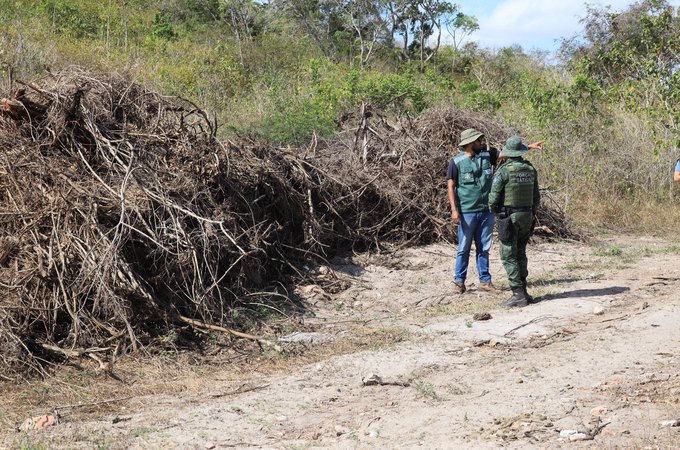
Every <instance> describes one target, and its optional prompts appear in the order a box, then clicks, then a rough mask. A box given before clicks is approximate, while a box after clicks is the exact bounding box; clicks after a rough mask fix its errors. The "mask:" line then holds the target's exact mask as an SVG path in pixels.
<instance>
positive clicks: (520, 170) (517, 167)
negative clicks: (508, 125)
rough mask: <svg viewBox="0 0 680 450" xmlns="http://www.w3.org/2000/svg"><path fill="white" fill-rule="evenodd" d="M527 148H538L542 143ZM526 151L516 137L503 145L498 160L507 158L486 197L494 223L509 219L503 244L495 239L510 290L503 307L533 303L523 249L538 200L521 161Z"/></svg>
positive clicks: (534, 181)
mask: <svg viewBox="0 0 680 450" xmlns="http://www.w3.org/2000/svg"><path fill="white" fill-rule="evenodd" d="M530 147H531V148H542V143H540V142H539V143H537V144H532V145H531V146H530ZM530 147H527V146H526V145H524V144H522V140H521V139H520V137H519V136H513V137H511V138H509V139H508V140H507V141H506V143H505V146H504V147H503V151H502V153H501V156H505V157H507V161H506V162H505V163H504V164H503V165H502V166H501V167H500V168H499V169H498V171H497V172H496V174H495V175H494V178H493V184H492V186H491V193H490V194H489V209H490V210H491V212H492V213H494V214H498V219H497V222H500V221H501V220H502V219H504V218H509V224H508V229H509V231H510V232H509V233H508V234H509V236H508V237H505V238H504V239H503V240H501V239H500V236H499V240H501V242H500V253H501V260H502V261H503V266H504V267H505V271H506V272H507V274H508V282H509V285H510V288H511V289H512V297H510V299H508V301H506V302H505V303H503V305H505V306H508V307H515V306H526V305H527V304H528V303H533V302H534V299H533V298H532V297H531V296H530V295H529V293H528V292H527V276H528V274H529V271H528V270H527V254H526V247H527V243H528V242H529V237H530V235H531V224H532V222H533V219H534V215H535V214H536V211H537V209H538V206H539V204H540V201H541V197H540V193H539V190H538V174H537V173H536V169H534V167H533V166H532V165H531V163H530V162H529V161H527V160H525V159H524V154H525V153H526V152H527V151H528V150H529V148H530ZM500 234H501V233H500V232H499V235H500Z"/></svg>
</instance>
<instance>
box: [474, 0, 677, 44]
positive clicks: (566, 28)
mask: <svg viewBox="0 0 680 450" xmlns="http://www.w3.org/2000/svg"><path fill="white" fill-rule="evenodd" d="M587 3H588V4H589V5H592V6H597V7H602V6H606V5H610V6H611V9H612V10H613V11H621V10H624V9H626V8H627V6H628V5H631V4H633V3H634V1H632V0H606V1H604V0H590V1H588V2H587ZM669 3H670V4H672V5H674V6H677V4H678V3H680V0H676V1H670V2H669ZM586 10H587V8H586V2H580V1H570V0H553V1H541V0H506V1H502V2H500V3H499V4H498V5H497V6H496V8H495V9H494V10H493V11H491V13H490V14H488V15H486V16H483V15H479V16H477V18H478V19H479V30H478V31H477V32H476V33H474V34H473V35H472V36H471V39H472V40H475V41H477V42H479V44H480V45H482V46H484V47H492V48H499V47H506V46H510V45H512V44H519V45H521V46H522V47H523V48H525V49H526V50H531V49H533V48H541V49H546V50H552V49H555V48H557V47H558V45H559V43H558V41H559V40H560V39H561V38H568V37H571V36H573V35H574V34H576V33H578V32H579V31H580V30H581V29H582V28H581V24H580V23H579V20H580V19H581V18H583V17H584V16H585V15H586Z"/></svg>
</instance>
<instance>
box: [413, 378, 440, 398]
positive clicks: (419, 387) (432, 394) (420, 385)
mask: <svg viewBox="0 0 680 450" xmlns="http://www.w3.org/2000/svg"><path fill="white" fill-rule="evenodd" d="M411 385H412V386H413V387H414V388H415V389H416V391H417V392H418V393H419V394H420V395H422V396H423V397H425V398H429V399H430V400H442V399H441V397H439V395H438V394H437V391H436V390H435V388H434V386H433V385H432V384H430V383H428V382H427V381H423V380H416V381H414V382H413V383H412V384H411Z"/></svg>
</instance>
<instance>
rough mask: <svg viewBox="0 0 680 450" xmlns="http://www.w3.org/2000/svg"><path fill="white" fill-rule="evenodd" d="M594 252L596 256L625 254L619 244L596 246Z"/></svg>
mask: <svg viewBox="0 0 680 450" xmlns="http://www.w3.org/2000/svg"><path fill="white" fill-rule="evenodd" d="M593 254H594V255H595V256H608V257H620V256H623V254H624V252H623V249H622V248H621V247H620V246H619V245H617V244H612V245H610V246H608V247H600V246H598V247H595V249H594V250H593Z"/></svg>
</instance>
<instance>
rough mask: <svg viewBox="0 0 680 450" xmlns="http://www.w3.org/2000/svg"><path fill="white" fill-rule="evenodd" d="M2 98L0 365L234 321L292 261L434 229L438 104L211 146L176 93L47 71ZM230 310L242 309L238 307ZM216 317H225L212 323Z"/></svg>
mask: <svg viewBox="0 0 680 450" xmlns="http://www.w3.org/2000/svg"><path fill="white" fill-rule="evenodd" d="M20 84H21V87H20V88H19V89H17V90H15V91H14V92H13V93H12V94H11V95H7V97H6V98H3V99H1V100H0V103H1V107H2V110H1V112H2V114H1V115H0V144H1V145H2V148H3V151H2V152H0V376H1V377H4V378H13V377H16V376H20V375H21V374H24V373H26V372H27V371H39V370H41V368H42V367H44V363H45V362H46V361H58V360H60V359H63V358H70V357H90V358H92V359H94V360H96V361H98V362H99V364H100V365H101V366H102V367H107V366H108V364H109V362H110V361H111V360H113V359H114V358H115V357H116V355H118V354H120V353H125V352H129V351H134V350H135V349H137V348H139V347H140V346H144V345H147V344H148V343H151V342H155V340H156V339H157V338H159V337H161V336H164V335H166V334H168V333H169V332H170V330H172V329H175V328H176V327H178V326H186V324H190V325H191V326H196V324H201V323H204V324H212V326H213V327H218V328H220V329H229V330H234V329H239V328H242V324H241V323H240V322H239V319H237V318H236V314H234V311H236V310H237V308H244V307H245V308H248V307H249V306H253V305H258V306H261V305H265V304H269V305H272V303H271V302H272V301H274V302H279V305H276V306H275V307H276V308H277V309H280V308H284V307H285V306H286V305H288V304H289V302H290V296H289V295H288V293H287V292H288V290H287V287H288V285H289V284H290V282H291V280H292V279H293V278H294V277H296V276H302V274H301V273H300V271H299V269H298V268H299V267H301V266H302V264H303V263H304V262H309V261H310V260H318V259H322V258H325V257H329V256H332V255H335V254H337V253H340V252H347V251H350V250H353V249H361V250H363V249H367V248H374V247H375V246H381V245H383V244H395V245H397V246H404V245H409V244H414V243H427V242H433V241H434V240H437V239H440V238H442V237H443V236H445V234H446V233H448V230H449V225H448V223H449V213H448V205H447V203H446V195H445V189H444V186H445V184H444V183H445V181H444V171H445V169H446V163H447V160H448V159H449V158H450V156H451V155H450V150H451V146H450V143H451V142H452V140H453V143H454V144H455V143H456V142H455V139H456V137H457V136H458V135H459V131H460V130H461V129H463V128H467V127H469V126H474V127H476V128H478V129H480V130H482V131H484V132H485V133H487V136H489V137H490V138H491V139H497V140H500V139H502V138H504V137H505V136H506V135H507V134H508V130H507V128H503V127H499V126H498V125H494V123H493V122H492V121H489V120H485V119H482V118H470V117H466V116H465V115H464V114H463V113H460V112H456V111H454V110H450V111H442V112H439V113H432V114H430V115H427V116H424V117H422V118H420V119H417V120H406V121H405V122H404V123H402V124H399V125H391V124H389V123H388V122H387V121H386V120H385V119H382V118H379V120H377V121H375V120H367V118H368V115H367V111H366V110H363V111H362V113H361V114H360V117H359V118H358V121H359V122H360V125H359V126H358V127H357V128H356V129H355V130H353V131H350V132H347V133H344V134H341V135H340V136H339V137H338V139H337V140H335V141H333V143H331V144H330V145H327V146H323V147H322V146H319V145H316V143H314V144H313V145H311V146H310V147H309V148H307V149H282V148H277V147H273V146H271V145H269V144H266V143H262V142H257V141H254V140H251V139H238V140H234V141H227V142H220V141H218V140H217V139H216V137H215V133H216V125H215V123H214V122H213V121H211V120H210V117H209V116H208V115H207V114H206V113H205V112H204V111H202V110H201V109H199V108H197V107H196V106H195V105H193V104H192V103H191V102H189V101H186V100H182V99H172V100H171V99H168V98H166V97H163V96H161V95H159V94H157V93H155V92H153V91H150V90H148V89H146V88H144V87H143V86H141V85H140V84H138V83H135V82H131V81H129V80H126V79H125V78H123V77H120V76H117V75H102V74H93V73H89V72H84V71H81V70H79V69H70V70H68V71H65V72H62V73H58V74H53V75H49V76H47V77H45V78H44V79H40V80H37V81H35V82H31V83H20ZM240 317H242V316H240ZM224 327H228V328H224Z"/></svg>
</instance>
